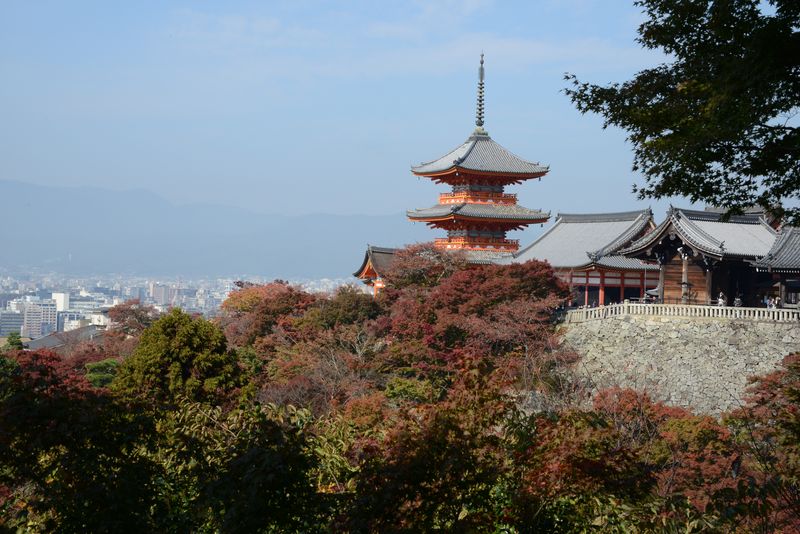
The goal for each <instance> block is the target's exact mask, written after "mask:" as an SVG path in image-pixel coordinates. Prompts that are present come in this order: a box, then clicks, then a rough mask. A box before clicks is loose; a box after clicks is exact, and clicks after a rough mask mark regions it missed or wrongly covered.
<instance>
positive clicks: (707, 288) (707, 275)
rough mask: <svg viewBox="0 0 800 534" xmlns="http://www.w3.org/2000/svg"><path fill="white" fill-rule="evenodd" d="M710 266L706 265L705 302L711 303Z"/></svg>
mask: <svg viewBox="0 0 800 534" xmlns="http://www.w3.org/2000/svg"><path fill="white" fill-rule="evenodd" d="M711 287H712V286H711V268H710V267H706V304H707V305H711V298H712V297H711Z"/></svg>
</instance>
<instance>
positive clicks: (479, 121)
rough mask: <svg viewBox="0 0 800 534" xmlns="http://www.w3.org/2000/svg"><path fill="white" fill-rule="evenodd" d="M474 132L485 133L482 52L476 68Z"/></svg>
mask: <svg viewBox="0 0 800 534" xmlns="http://www.w3.org/2000/svg"><path fill="white" fill-rule="evenodd" d="M475 126H476V128H475V133H486V131H485V130H484V129H483V52H481V66H480V67H479V68H478V108H477V111H476V113H475Z"/></svg>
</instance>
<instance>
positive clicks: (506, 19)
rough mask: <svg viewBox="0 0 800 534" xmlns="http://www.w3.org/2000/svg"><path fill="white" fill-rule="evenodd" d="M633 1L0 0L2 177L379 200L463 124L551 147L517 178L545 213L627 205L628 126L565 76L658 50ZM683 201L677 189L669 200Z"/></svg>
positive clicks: (423, 187)
mask: <svg viewBox="0 0 800 534" xmlns="http://www.w3.org/2000/svg"><path fill="white" fill-rule="evenodd" d="M641 20H642V15H641V14H640V12H639V11H638V9H637V8H635V7H633V6H632V2H628V1H622V0H618V1H616V0H615V1H608V0H558V1H556V0H538V1H526V2H522V1H520V2H511V1H506V2H501V1H494V2H492V1H482V0H461V1H457V0H439V1H425V2H417V1H408V2H405V1H395V2H374V1H371V2H367V1H365V2H324V1H319V2H311V1H303V0H293V1H286V2H284V1H275V2H263V1H259V2H247V1H228V2H203V1H197V2H167V1H152V2H146V1H145V2H108V1H97V2H88V1H80V0H73V1H60V2H48V1H37V2H30V1H19V2H15V1H5V2H3V3H2V4H0V77H2V80H3V83H2V84H0V117H2V121H0V179H9V180H19V181H23V182H31V183H37V184H48V185H70V186H72V185H75V186H77V185H83V186H85V185H91V186H100V187H105V188H112V189H131V188H143V189H148V190H151V191H154V192H156V193H158V194H160V195H163V196H164V197H166V198H168V199H170V200H172V201H174V202H176V203H196V202H201V203H217V204H227V205H232V206H239V207H242V208H246V209H250V210H256V211H262V212H270V213H284V214H301V213H316V212H326V213H337V214H389V213H400V212H402V211H404V210H405V209H408V208H417V207H425V206H428V205H431V204H434V203H435V201H436V194H437V193H438V192H439V191H440V190H441V187H437V186H435V185H433V184H430V183H428V182H426V181H424V180H420V179H417V178H415V177H413V176H412V175H411V173H410V172H409V167H410V165H412V164H416V163H419V162H421V161H423V160H430V159H434V158H436V157H439V156H440V155H442V154H444V153H445V152H447V151H449V150H450V149H452V148H454V147H455V146H457V145H458V144H460V143H461V142H462V141H463V140H464V139H466V137H467V136H468V135H469V134H470V132H471V131H472V129H473V128H474V114H475V93H476V78H477V66H478V58H479V55H480V53H481V51H484V52H485V53H486V129H487V130H488V131H489V133H490V134H491V135H492V137H493V138H494V139H495V140H496V141H498V142H499V143H501V144H502V145H504V146H505V147H506V148H508V149H510V150H511V151H513V152H515V153H516V154H518V155H520V156H522V157H524V158H526V159H530V160H533V161H540V162H542V163H545V164H549V165H550V166H551V172H550V174H549V175H547V176H546V177H545V178H543V179H542V181H541V182H533V183H528V184H524V185H522V186H519V187H518V188H517V189H516V190H515V191H516V192H518V193H519V197H520V203H521V204H523V205H526V206H528V207H531V208H541V209H545V210H551V211H552V212H553V213H556V212H558V211H562V212H588V211H612V210H629V209H638V208H643V207H647V206H648V205H651V206H652V207H653V209H654V211H655V212H656V216H657V217H658V218H661V217H663V212H664V210H665V209H666V207H667V204H668V201H660V202H653V201H644V202H642V201H637V200H636V199H635V198H634V196H633V194H632V193H631V186H632V184H633V183H634V182H636V181H638V180H639V178H638V177H637V176H635V175H633V174H632V172H631V170H630V167H631V161H632V154H631V150H630V147H629V146H628V145H627V144H626V142H625V139H624V134H623V133H622V132H620V131H616V130H606V131H604V130H602V128H601V126H602V124H601V121H600V119H599V118H598V117H595V116H581V115H580V114H579V113H578V112H577V111H576V110H575V109H574V108H573V107H572V105H571V104H570V103H569V101H568V99H567V98H566V97H565V96H564V95H563V94H562V93H561V90H562V89H563V88H564V86H565V82H564V81H563V75H564V73H565V72H571V73H575V74H577V75H578V76H579V77H580V78H582V79H584V80H587V81H593V82H600V83H606V82H611V81H623V80H625V79H627V78H628V77H630V76H631V75H632V74H633V73H635V72H637V71H638V70H640V69H642V68H645V67H648V66H651V65H654V64H657V63H658V62H659V61H661V60H662V58H661V57H659V56H658V55H656V54H655V53H653V52H649V51H645V50H642V49H641V48H640V47H639V46H638V45H637V44H636V43H635V41H634V38H635V36H636V28H637V26H638V24H639V23H640V22H641ZM673 202H675V203H677V204H682V205H686V204H687V203H686V202H685V201H682V200H679V199H678V200H673Z"/></svg>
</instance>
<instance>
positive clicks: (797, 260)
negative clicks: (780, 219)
mask: <svg viewBox="0 0 800 534" xmlns="http://www.w3.org/2000/svg"><path fill="white" fill-rule="evenodd" d="M753 265H754V266H755V267H756V268H757V269H758V270H760V271H778V272H780V271H792V272H796V271H800V228H796V227H792V226H785V227H783V228H782V229H781V231H780V232H779V233H778V238H777V239H776V240H775V243H774V244H773V245H772V248H771V249H770V250H769V252H768V253H767V255H766V256H764V257H763V258H761V259H759V260H756V261H755V262H753Z"/></svg>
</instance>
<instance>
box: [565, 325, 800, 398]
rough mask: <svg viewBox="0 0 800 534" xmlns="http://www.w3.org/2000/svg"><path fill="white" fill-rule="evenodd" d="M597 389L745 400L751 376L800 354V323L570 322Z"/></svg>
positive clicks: (570, 340)
mask: <svg viewBox="0 0 800 534" xmlns="http://www.w3.org/2000/svg"><path fill="white" fill-rule="evenodd" d="M563 334H564V336H563V343H565V344H566V346H568V347H571V348H572V349H574V350H575V351H576V352H577V353H578V354H579V355H580V356H581V359H580V361H579V362H578V373H579V374H580V375H582V376H584V377H586V378H588V379H589V380H590V382H591V383H592V384H593V387H594V388H595V389H601V388H605V387H610V386H614V385H617V386H621V387H629V388H634V389H639V390H646V391H647V392H648V393H649V394H650V395H651V397H652V398H654V399H657V400H661V401H665V402H666V403H667V404H670V405H674V406H682V407H686V408H690V409H692V410H694V411H695V412H702V413H711V414H718V413H720V412H723V411H726V410H729V409H731V408H734V407H736V406H739V404H740V402H741V399H742V398H743V394H744V391H745V388H746V386H747V379H748V377H750V376H754V375H760V374H764V373H767V372H770V371H772V370H774V369H776V368H777V366H778V364H779V363H780V362H781V360H782V359H783V357H784V356H786V355H788V354H792V353H794V352H800V324H799V323H797V322H791V323H777V322H767V321H743V320H735V319H716V318H713V319H712V318H700V319H698V318H686V317H654V316H619V317H613V318H608V319H602V320H595V321H587V322H584V323H578V324H571V325H567V326H565V327H564V332H563Z"/></svg>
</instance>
